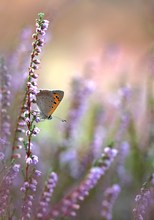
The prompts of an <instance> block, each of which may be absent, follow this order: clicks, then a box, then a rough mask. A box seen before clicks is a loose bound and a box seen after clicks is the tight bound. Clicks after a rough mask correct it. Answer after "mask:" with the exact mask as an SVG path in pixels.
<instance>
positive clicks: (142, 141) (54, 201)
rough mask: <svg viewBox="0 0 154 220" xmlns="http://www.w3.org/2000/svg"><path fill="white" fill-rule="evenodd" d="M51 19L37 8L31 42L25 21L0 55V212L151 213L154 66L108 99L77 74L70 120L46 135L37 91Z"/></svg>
mask: <svg viewBox="0 0 154 220" xmlns="http://www.w3.org/2000/svg"><path fill="white" fill-rule="evenodd" d="M48 26H49V21H48V20H45V19H44V14H43V13H39V14H38V18H37V19H36V29H35V32H34V33H33V34H32V39H33V42H32V48H31V47H30V44H29V43H30V38H29V36H30V35H31V30H30V29H25V30H24V31H23V33H22V37H21V39H22V40H21V43H20V44H19V45H18V47H17V49H16V50H15V52H14V53H12V54H11V55H8V56H6V57H5V58H4V57H1V58H0V83H1V84H0V86H1V88H0V219H2V220H6V219H10V220H15V219H21V220H26V219H46V220H49V219H52V220H53V219H55V220H56V219H78V220H79V219H81V220H82V219H94V220H102V219H103V220H105V219H106V220H110V219H118V220H119V219H125V220H127V219H128V220H130V219H135V220H141V219H153V218H154V214H153V207H152V204H153V195H154V193H153V192H154V191H153V183H154V180H153V156H154V151H153V146H154V138H153V137H154V132H153V131H154V129H153V127H154V125H153V122H154V114H153V113H154V97H153V92H154V91H153V88H154V87H153V86H154V85H153V80H154V79H153V73H152V74H149V75H148V76H147V83H146V84H145V88H144V90H143V88H142V87H141V88H140V87H139V85H138V87H137V86H136V87H135V86H133V85H132V86H131V85H127V84H126V83H123V82H122V83H120V84H119V87H118V89H116V91H114V92H113V95H111V96H110V98H108V99H106V100H107V101H106V102H105V101H104V100H103V98H102V97H101V96H100V95H98V94H97V89H96V85H95V84H94V82H93V81H92V79H90V78H88V77H87V76H86V77H84V76H83V77H79V76H75V77H73V79H71V82H72V83H71V88H70V95H69V101H68V100H67V98H64V102H65V101H66V102H68V110H67V115H66V121H67V122H66V123H61V122H58V121H57V122H56V123H54V126H55V127H54V128H53V131H52V130H50V133H51V134H50V136H48V135H45V134H48V131H47V130H48V129H50V128H49V127H48V129H46V127H45V125H44V124H45V123H46V122H45V120H44V121H42V119H41V114H40V113H39V111H38V108H37V105H36V97H37V94H38V92H39V88H38V83H37V81H38V78H39V72H40V71H38V70H39V66H40V58H41V54H42V49H43V47H44V44H45V41H46V38H45V37H46V34H47V29H48ZM29 56H30V57H29ZM16 78H17V79H18V80H16ZM58 89H59V88H58ZM18 95H20V97H19V99H20V101H19V100H18V98H17V97H18ZM143 95H144V97H145V99H144V103H142V105H141V101H140V100H141V97H142V96H143ZM12 106H13V107H12ZM143 107H144V108H143ZM142 109H143V110H144V111H143V110H142ZM141 110H142V111H141ZM48 123H50V125H51V124H53V120H50V121H48ZM143 123H144V124H143ZM52 132H53V133H54V134H56V135H52ZM149 176H150V178H149Z"/></svg>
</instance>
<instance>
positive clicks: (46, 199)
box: [37, 172, 58, 219]
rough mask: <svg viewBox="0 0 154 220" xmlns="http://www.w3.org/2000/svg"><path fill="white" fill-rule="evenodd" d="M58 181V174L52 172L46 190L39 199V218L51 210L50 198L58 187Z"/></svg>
mask: <svg viewBox="0 0 154 220" xmlns="http://www.w3.org/2000/svg"><path fill="white" fill-rule="evenodd" d="M57 181H58V176H57V174H56V173H54V172H51V174H50V176H49V178H48V181H47V182H46V184H45V188H44V191H43V193H42V196H41V198H40V201H39V207H38V211H37V217H38V218H39V219H43V218H45V216H47V214H48V212H49V205H50V200H51V197H52V193H53V191H54V188H55V187H56V184H57Z"/></svg>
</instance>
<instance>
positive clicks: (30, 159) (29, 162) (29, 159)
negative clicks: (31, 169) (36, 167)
mask: <svg viewBox="0 0 154 220" xmlns="http://www.w3.org/2000/svg"><path fill="white" fill-rule="evenodd" d="M26 163H27V164H29V165H30V164H32V163H33V160H32V158H31V157H27V158H26Z"/></svg>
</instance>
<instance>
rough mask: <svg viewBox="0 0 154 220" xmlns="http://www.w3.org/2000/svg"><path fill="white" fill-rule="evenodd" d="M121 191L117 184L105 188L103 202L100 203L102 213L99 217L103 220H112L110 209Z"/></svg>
mask: <svg viewBox="0 0 154 220" xmlns="http://www.w3.org/2000/svg"><path fill="white" fill-rule="evenodd" d="M120 191H121V189H120V186H119V185H118V184H114V185H113V186H111V187H109V188H107V189H106V190H105V192H104V196H103V201H102V211H101V216H102V217H103V219H104V220H111V219H113V218H112V209H113V205H114V204H115V202H116V200H117V197H118V195H119V193H120Z"/></svg>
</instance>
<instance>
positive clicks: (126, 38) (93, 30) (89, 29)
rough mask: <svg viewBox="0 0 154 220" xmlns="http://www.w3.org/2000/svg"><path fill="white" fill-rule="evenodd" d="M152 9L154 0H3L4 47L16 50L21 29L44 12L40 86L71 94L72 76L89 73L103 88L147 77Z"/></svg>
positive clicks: (0, 43)
mask: <svg viewBox="0 0 154 220" xmlns="http://www.w3.org/2000/svg"><path fill="white" fill-rule="evenodd" d="M12 3H13V7H12V6H11V4H12ZM153 10H154V3H153V1H152V0H151V1H150V0H149V1H144V0H142V1H138V0H130V1H103V0H95V1H94V0H83V1H79V0H60V1H58V0H53V1H49V0H44V1H38V0H33V1H30V0H23V1H20V0H14V1H12V2H10V0H1V1H0V13H1V19H0V28H1V29H0V30H1V41H0V50H1V51H2V52H8V51H9V52H10V51H11V50H14V48H15V47H16V46H17V45H18V43H19V38H20V34H21V30H22V29H23V28H25V27H30V28H34V24H35V19H36V17H37V14H38V12H44V13H45V17H46V19H48V20H50V26H49V31H48V33H49V37H48V42H47V45H46V47H45V49H44V57H43V56H42V58H41V60H42V62H41V70H40V72H41V74H40V78H39V85H40V87H43V88H57V89H58V88H59V89H63V90H64V91H65V92H66V94H68V89H69V83H70V78H71V76H74V75H83V74H85V73H86V74H89V75H90V77H91V78H92V79H94V81H95V82H96V84H97V89H100V90H103V91H107V90H110V89H111V87H112V86H114V85H116V83H117V81H118V79H120V78H121V77H123V78H125V80H128V81H131V82H133V83H138V82H143V80H144V76H145V74H146V72H145V68H146V65H147V63H146V61H147V59H148V55H149V52H150V50H151V48H152V46H153V36H154V31H153V22H154V14H153ZM143 60H144V62H143Z"/></svg>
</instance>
